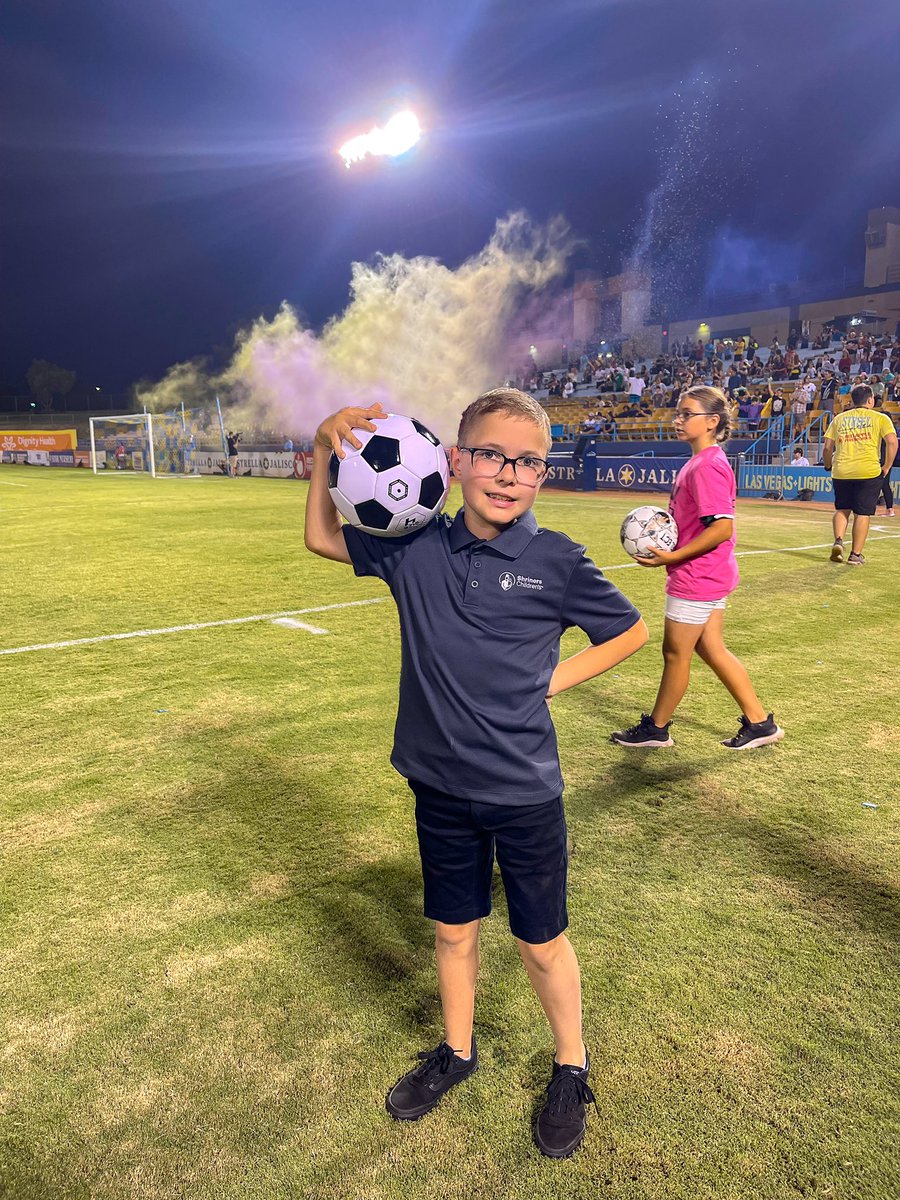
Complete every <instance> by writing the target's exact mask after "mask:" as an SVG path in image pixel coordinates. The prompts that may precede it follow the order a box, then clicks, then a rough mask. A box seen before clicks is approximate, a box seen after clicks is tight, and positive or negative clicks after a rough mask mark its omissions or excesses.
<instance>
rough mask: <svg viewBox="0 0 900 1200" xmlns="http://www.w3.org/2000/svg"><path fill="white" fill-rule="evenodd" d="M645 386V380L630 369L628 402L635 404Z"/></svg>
mask: <svg viewBox="0 0 900 1200" xmlns="http://www.w3.org/2000/svg"><path fill="white" fill-rule="evenodd" d="M646 386H647V381H646V379H644V377H643V376H642V375H637V374H635V373H634V371H632V373H631V375H630V376H629V378H628V403H629V404H632V405H636V404H637V403H638V402H639V401H640V398H641V396H642V395H643V394H644V388H645V387H646Z"/></svg>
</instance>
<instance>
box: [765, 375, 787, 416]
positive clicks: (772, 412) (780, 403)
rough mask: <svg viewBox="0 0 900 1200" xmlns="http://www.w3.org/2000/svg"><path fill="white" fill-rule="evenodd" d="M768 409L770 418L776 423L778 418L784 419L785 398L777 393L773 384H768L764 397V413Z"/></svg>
mask: <svg viewBox="0 0 900 1200" xmlns="http://www.w3.org/2000/svg"><path fill="white" fill-rule="evenodd" d="M766 407H768V409H769V417H770V418H771V419H772V420H773V421H774V420H777V419H778V417H783V416H784V413H785V403H784V397H783V396H782V395H781V393H780V392H776V391H775V389H774V388H773V387H772V384H771V383H767V384H766V391H765V394H764V396H763V412H765V410H766Z"/></svg>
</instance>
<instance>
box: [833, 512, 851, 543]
mask: <svg viewBox="0 0 900 1200" xmlns="http://www.w3.org/2000/svg"><path fill="white" fill-rule="evenodd" d="M849 523H850V509H849V508H836V509H835V510H834V516H833V517H832V518H831V528H832V529H833V530H834V540H835V541H836V542H837V541H841V542H842V541H843V540H844V534H845V533H846V532H847V525H848V524H849Z"/></svg>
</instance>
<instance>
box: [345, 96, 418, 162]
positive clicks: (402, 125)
mask: <svg viewBox="0 0 900 1200" xmlns="http://www.w3.org/2000/svg"><path fill="white" fill-rule="evenodd" d="M421 136H422V128H421V126H420V125H419V118H418V117H417V116H416V114H415V113H413V112H410V111H409V110H408V109H406V110H404V111H403V112H399V113H395V114H394V116H392V117H391V119H390V120H389V121H388V122H387V124H386V125H385V127H384V128H383V129H382V128H381V127H380V126H378V125H376V126H374V128H372V129H370V130H369V132H368V133H360V134H358V135H357V136H356V137H354V138H351V139H350V140H349V142H344V144H343V146H341V148H340V149H339V150H338V154H340V156H341V158H342V159H343V160H344V166H345V167H351V166H352V165H353V163H357V162H362V160H363V159H364V158H367V157H368V156H369V155H370V154H371V155H386V156H387V157H388V158H396V157H397V156H398V155H400V154H405V153H406V152H407V150H411V149H412V148H413V146H415V144H416V142H418V140H419V138H420V137H421Z"/></svg>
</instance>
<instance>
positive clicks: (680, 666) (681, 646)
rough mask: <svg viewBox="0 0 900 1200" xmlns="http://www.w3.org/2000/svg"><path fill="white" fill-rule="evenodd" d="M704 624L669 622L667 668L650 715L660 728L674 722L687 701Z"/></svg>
mask: <svg viewBox="0 0 900 1200" xmlns="http://www.w3.org/2000/svg"><path fill="white" fill-rule="evenodd" d="M703 628H704V627H703V626H702V625H688V624H686V623H684V622H682V621H670V620H669V619H668V618H667V619H666V622H665V626H664V633H663V662H664V663H665V666H664V667H663V673H662V679H661V680H660V684H659V691H658V692H657V695H656V703H655V704H654V705H653V712H652V713H651V714H650V716H651V717H652V718H653V722H654V724H655V725H658V726H659V728H660V729H662V727H663V726H664V725H667V724H668V723H669V721H671V720H672V715H673V714H674V712H675V709H676V708H677V707H678V705H679V704H680V703H681V701H682V700H683V699H684V693H685V692H686V691H687V686H688V683H689V682H690V678H691V656H692V655H693V653H694V647H695V646H696V645H697V642H698V641H699V640H700V637H701V635H702V633H703Z"/></svg>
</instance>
